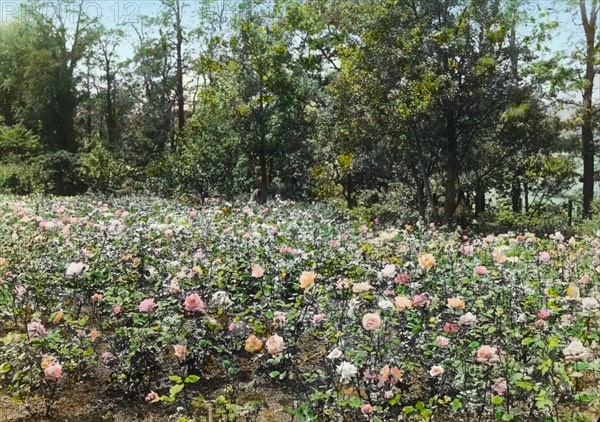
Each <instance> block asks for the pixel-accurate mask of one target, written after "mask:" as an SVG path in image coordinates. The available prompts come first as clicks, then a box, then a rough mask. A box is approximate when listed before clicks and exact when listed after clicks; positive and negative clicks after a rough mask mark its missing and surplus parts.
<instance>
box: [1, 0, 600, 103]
mask: <svg viewBox="0 0 600 422" xmlns="http://www.w3.org/2000/svg"><path fill="white" fill-rule="evenodd" d="M180 1H182V2H183V3H184V4H185V9H184V10H185V12H184V16H183V24H184V27H186V28H197V27H198V26H199V24H200V21H201V18H202V15H206V14H207V12H209V10H208V8H213V10H219V11H221V10H222V11H223V13H224V14H225V15H233V14H234V13H235V11H236V10H237V9H238V5H239V2H240V0H180ZM270 2H273V0H266V1H265V3H270ZM568 2H573V0H529V1H527V0H526V3H525V6H524V7H523V9H522V12H523V14H524V16H526V17H530V18H533V19H534V20H535V21H530V22H528V23H527V24H526V25H524V26H523V27H522V28H521V29H520V31H521V32H522V34H527V33H530V32H531V31H532V29H533V28H535V27H537V26H539V24H540V22H546V23H547V22H550V21H556V22H558V27H557V28H556V29H554V30H553V31H552V32H551V34H552V38H551V40H549V41H548V42H546V43H545V47H547V49H548V51H547V52H541V53H540V54H541V56H542V57H550V56H551V55H553V54H555V53H557V52H565V51H566V52H571V51H573V49H574V48H575V47H576V46H582V45H583V30H582V28H581V23H580V22H581V20H580V17H579V13H578V12H579V10H578V8H577V7H576V8H571V12H567V11H565V7H564V4H565V3H568ZM588 2H589V0H588ZM22 3H24V1H23V0H0V23H6V22H8V21H10V20H11V19H15V18H18V19H27V15H26V13H24V12H23V9H22V8H20V5H21V4H22ZM76 3H78V2H76ZM34 4H37V5H38V8H39V10H42V11H46V12H47V13H50V14H51V13H52V11H51V10H49V9H47V8H50V7H56V6H57V5H58V4H60V2H57V1H52V0H49V1H43V2H42V1H39V2H34ZM72 7H73V10H70V11H69V12H68V13H67V16H68V19H69V22H70V23H71V24H75V22H76V18H77V13H76V10H74V8H75V6H72ZM160 10H161V1H160V0H84V11H85V12H86V14H87V15H88V16H90V17H97V18H98V19H99V21H100V22H101V23H102V24H103V25H104V26H105V27H107V28H116V27H122V28H123V29H124V30H125V32H126V33H129V34H132V33H133V30H132V26H139V25H140V22H141V17H142V16H155V15H157V14H158V13H159V11H160ZM544 12H545V15H544V14H543V13H544ZM541 13H542V16H540V14H541ZM118 54H119V56H120V57H121V59H125V58H127V57H131V56H132V54H133V47H132V43H131V42H128V41H125V42H123V43H122V44H121V46H120V47H119V50H118ZM597 82H598V83H597V84H596V86H597V87H598V90H599V91H598V95H600V76H599V80H598V81H597Z"/></svg>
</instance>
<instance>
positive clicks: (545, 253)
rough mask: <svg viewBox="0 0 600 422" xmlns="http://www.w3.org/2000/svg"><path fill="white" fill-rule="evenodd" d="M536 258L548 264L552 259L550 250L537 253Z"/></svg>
mask: <svg viewBox="0 0 600 422" xmlns="http://www.w3.org/2000/svg"><path fill="white" fill-rule="evenodd" d="M538 259H539V260H540V262H543V263H544V264H549V263H550V262H551V261H552V256H551V255H550V252H548V251H542V252H540V253H539V255H538Z"/></svg>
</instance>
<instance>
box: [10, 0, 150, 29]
mask: <svg viewBox="0 0 600 422" xmlns="http://www.w3.org/2000/svg"><path fill="white" fill-rule="evenodd" d="M149 3H154V2H153V1H145V2H141V1H118V0H116V1H102V0H100V1H88V0H86V1H77V2H67V1H47V2H45V1H34V2H25V1H8V0H0V23H8V22H10V21H12V20H20V21H33V20H34V19H35V18H36V17H39V16H43V17H45V18H48V19H52V18H56V17H60V19H61V21H62V22H64V23H76V22H77V20H78V18H79V17H80V16H85V17H86V18H88V19H97V20H98V21H103V22H105V23H108V22H114V23H115V24H128V23H137V22H139V21H140V18H141V15H142V5H147V4H149ZM158 3H159V2H158Z"/></svg>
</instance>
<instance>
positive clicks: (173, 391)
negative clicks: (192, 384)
mask: <svg viewBox="0 0 600 422" xmlns="http://www.w3.org/2000/svg"><path fill="white" fill-rule="evenodd" d="M181 390H183V384H176V385H174V386H172V387H171V388H169V394H170V395H171V397H175V396H176V395H177V393H179V392H180V391H181Z"/></svg>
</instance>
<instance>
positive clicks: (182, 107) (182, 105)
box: [175, 0, 185, 135]
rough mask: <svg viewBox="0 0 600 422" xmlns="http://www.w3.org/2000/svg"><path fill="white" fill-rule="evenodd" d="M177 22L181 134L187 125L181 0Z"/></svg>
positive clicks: (179, 127)
mask: <svg viewBox="0 0 600 422" xmlns="http://www.w3.org/2000/svg"><path fill="white" fill-rule="evenodd" d="M175 24H176V31H177V45H176V49H177V75H176V79H177V82H176V84H177V89H176V91H177V122H178V125H177V129H178V130H177V131H178V135H181V134H182V133H183V128H184V126H185V101H184V96H183V95H184V93H183V56H182V52H181V49H182V47H183V28H182V27H181V7H180V4H179V0H175Z"/></svg>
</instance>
